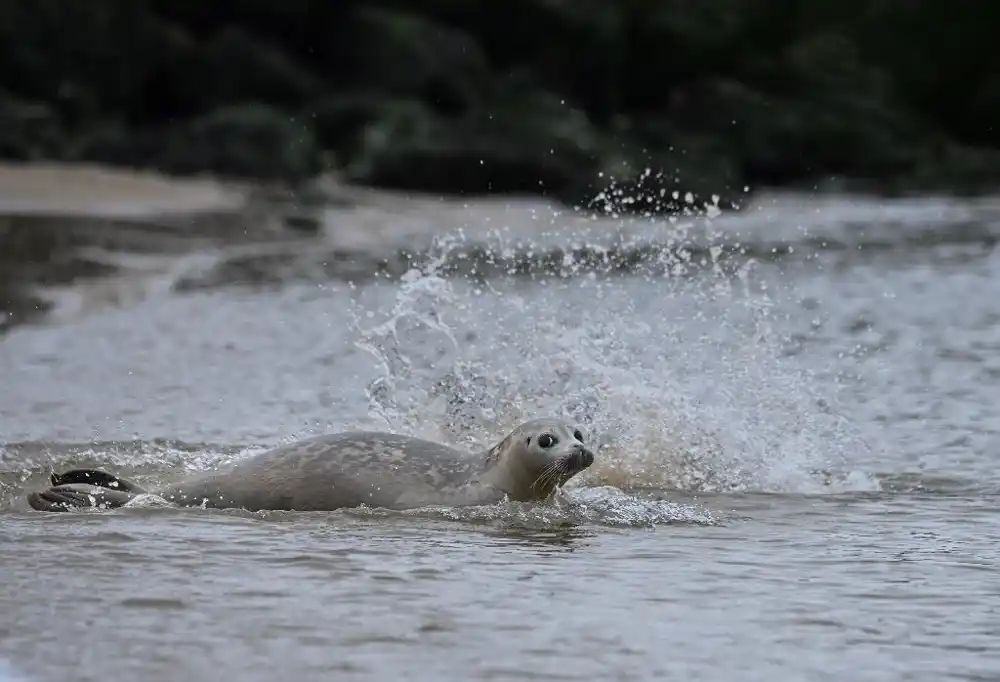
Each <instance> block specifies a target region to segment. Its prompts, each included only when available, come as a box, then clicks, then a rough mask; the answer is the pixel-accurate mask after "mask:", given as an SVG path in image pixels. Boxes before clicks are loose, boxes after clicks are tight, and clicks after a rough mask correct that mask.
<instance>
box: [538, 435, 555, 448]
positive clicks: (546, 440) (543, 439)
mask: <svg viewBox="0 0 1000 682" xmlns="http://www.w3.org/2000/svg"><path fill="white" fill-rule="evenodd" d="M558 442H559V441H558V440H556V437H555V436H550V435H549V434H547V433H543V434H542V435H540V436H539V437H538V445H539V447H541V448H544V449H546V450H548V449H549V448H551V447H552V446H553V445H555V444H556V443H558Z"/></svg>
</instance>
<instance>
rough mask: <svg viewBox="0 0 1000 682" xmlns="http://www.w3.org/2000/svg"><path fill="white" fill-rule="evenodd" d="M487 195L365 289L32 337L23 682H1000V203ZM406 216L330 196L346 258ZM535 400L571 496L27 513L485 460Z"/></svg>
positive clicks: (220, 305)
mask: <svg viewBox="0 0 1000 682" xmlns="http://www.w3.org/2000/svg"><path fill="white" fill-rule="evenodd" d="M421 210H422V211H423V213H420V214H419V215H420V216H422V218H421V219H420V220H423V221H424V222H425V223H429V224H433V223H434V221H435V216H436V215H443V214H436V213H435V212H434V211H435V210H437V209H434V207H433V206H431V207H424V208H422V209H421ZM443 210H444V209H441V211H443ZM490 210H491V211H492V213H490V214H489V215H490V216H492V217H491V218H490V220H484V219H483V218H482V214H480V213H477V212H476V210H475V209H474V208H470V209H469V211H468V216H469V218H468V220H469V221H470V222H469V225H468V226H466V229H465V230H459V229H453V227H450V226H449V227H448V229H444V228H442V229H444V232H445V233H446V234H448V235H449V237H448V238H447V239H444V240H439V241H438V243H437V244H436V246H433V247H430V248H428V246H427V245H426V244H422V245H420V246H419V248H418V247H417V246H414V249H413V254H411V255H408V256H406V257H405V258H402V257H401V256H400V255H399V253H398V252H397V251H396V250H395V249H397V247H398V246H399V245H398V244H395V243H394V244H392V245H391V247H388V246H385V245H382V247H380V246H379V245H378V244H374V243H366V245H365V249H367V252H368V253H369V255H370V259H371V262H376V261H380V260H381V262H382V263H383V266H384V265H385V263H389V262H391V263H396V265H394V266H392V267H388V268H387V270H388V271H390V272H388V274H390V275H393V276H392V277H388V278H387V277H374V278H373V277H371V276H367V277H360V276H358V275H357V273H358V272H359V270H358V269H354V270H351V269H350V268H348V270H347V272H348V274H344V273H345V270H344V269H343V268H340V267H339V266H337V265H336V262H335V261H336V258H337V257H341V256H342V254H343V252H342V249H341V248H340V247H339V246H338V247H336V248H334V247H333V246H329V247H324V246H323V243H326V242H321V243H320V244H317V243H307V242H295V243H292V244H290V245H289V246H288V249H287V251H286V252H285V253H284V256H283V257H282V258H280V259H274V258H273V257H265V255H264V254H261V255H260V256H254V255H253V254H251V255H249V256H248V254H247V252H246V251H245V250H244V251H240V252H236V251H235V250H234V251H233V252H223V253H213V254H203V257H202V258H201V259H200V260H198V261H197V263H196V265H197V267H194V266H192V267H190V268H187V269H179V270H172V271H171V272H174V274H175V276H176V277H177V279H176V280H175V281H172V283H168V286H161V287H159V288H157V289H156V291H157V292H159V293H157V294H156V295H152V296H149V297H146V298H144V299H143V300H142V301H141V302H139V303H137V304H135V305H127V306H125V305H122V306H118V307H102V308H99V309H97V310H92V311H91V312H89V313H88V314H86V315H66V316H63V317H61V318H60V317H58V316H57V318H56V319H55V321H53V322H51V323H49V324H45V325H38V326H33V327H22V328H18V329H16V330H14V331H13V332H11V333H9V334H8V335H7V336H6V337H4V338H3V340H2V341H0V379H2V382H3V387H4V390H3V391H0V577H2V584H3V586H4V589H3V590H2V591H0V660H3V659H6V661H7V662H8V663H9V667H10V668H11V670H12V671H13V673H12V675H16V676H18V677H21V678H23V679H27V680H57V679H63V680H65V679H73V680H104V679H107V677H108V675H109V674H113V675H114V676H116V677H117V676H120V677H130V676H142V677H143V678H144V679H146V680H152V681H155V680H164V681H165V680H179V679H188V680H216V679H218V678H219V677H220V675H225V676H226V677H232V678H238V679H244V680H258V679H259V680H271V679H275V677H276V676H278V675H281V676H286V675H287V676H288V677H289V678H295V677H298V678H303V679H318V678H320V677H321V676H323V677H325V678H332V679H345V680H346V679H356V680H385V679H401V680H441V679H453V680H467V679H512V680H525V679H554V680H562V679H571V680H575V679H618V680H647V679H665V680H732V679H743V680H774V679H794V680H928V681H931V680H934V681H938V680H976V679H995V678H996V676H997V675H998V674H1000V650H998V649H997V647H996V645H995V644H994V642H995V641H996V640H997V636H998V635H1000V618H998V615H1000V614H998V606H1000V575H998V568H1000V556H998V551H997V549H996V543H995V541H994V538H995V534H996V531H995V528H996V527H997V523H998V521H1000V508H998V506H1000V474H998V473H997V470H996V466H995V462H996V456H995V452H996V451H997V446H998V445H1000V436H998V434H1000V411H998V410H997V408H996V405H998V404H1000V390H998V389H997V388H996V387H997V377H998V376H1000V355H998V353H997V350H998V349H1000V304H998V303H997V301H1000V277H998V275H1000V257H998V255H997V252H996V250H995V244H996V241H997V236H998V235H1000V220H998V217H1000V211H997V210H996V207H995V206H993V205H991V203H990V202H980V203H978V204H964V203H960V202H944V201H937V200H921V201H908V202H893V203H886V202H882V203H879V202H870V201H863V200H854V201H852V200H846V199H845V200H838V201H834V200H829V201H823V202H819V201H807V200H803V201H800V202H795V203H793V202H789V201H787V200H786V201H784V202H782V203H779V204H768V203H767V202H765V204H764V205H763V207H762V209H761V210H759V211H751V212H749V213H748V214H745V215H738V216H722V217H720V218H717V219H715V220H713V221H710V222H706V221H687V222H686V223H685V222H684V221H680V222H679V223H676V224H671V223H669V222H656V221H650V220H642V219H630V220H623V219H617V218H613V217H606V218H602V219H600V220H591V219H589V218H586V217H580V216H576V215H572V214H563V215H556V214H554V213H545V212H544V211H541V210H540V209H538V207H529V208H525V207H521V208H518V204H514V203H512V204H511V205H510V206H509V207H505V208H504V209H503V210H502V211H498V210H497V208H496V206H495V205H494V206H493V207H492V208H491V209H490ZM456 215H461V212H456V211H454V210H451V211H450V212H448V214H447V220H445V219H444V218H442V219H441V222H442V224H444V223H448V221H454V220H455V219H456V218H455V216H456ZM377 217H378V216H377V215H375V214H371V213H365V214H363V215H359V214H357V213H354V214H352V213H350V212H345V213H331V220H330V223H331V230H332V231H336V232H337V236H336V237H330V238H329V239H330V240H336V239H340V240H341V241H343V240H344V239H345V237H344V234H345V233H344V230H345V229H347V230H349V229H351V226H352V225H353V226H354V229H358V230H362V229H367V227H365V226H368V225H370V224H371V222H372V221H373V220H376V218H377ZM351 220H355V221H357V222H356V223H351V222H350V221H351ZM381 220H382V221H383V222H385V223H386V225H383V226H382V227H381V228H380V229H383V230H386V231H391V226H392V223H393V221H403V222H406V221H410V223H414V224H415V223H416V222H419V220H416V219H415V218H414V217H413V216H412V215H411V216H408V217H403V216H400V215H399V213H398V212H394V211H385V212H384V214H383V215H382V216H381ZM484 225H486V227H488V228H489V229H484V227H483V226H484ZM459 227H461V225H459ZM404 232H405V230H404ZM328 243H332V241H331V242H328ZM414 244H416V242H414ZM379 248H383V249H384V253H383V252H380V251H379ZM338 254H340V256H338ZM337 262H339V261H337ZM345 267H346V266H345ZM410 267H413V268H414V269H413V270H412V271H411V272H409V273H408V274H406V275H404V276H402V277H401V278H400V277H398V276H397V275H399V274H400V273H402V272H405V271H406V270H407V269H409V268H410ZM394 268H395V269H394ZM384 269H385V268H384ZM368 270H369V271H371V270H372V268H368ZM234 272H242V273H244V274H245V275H246V273H248V272H252V273H253V276H252V277H251V276H249V275H247V276H244V277H242V278H235V279H234V278H231V277H230V275H232V273H234ZM227 278H228V279H227ZM236 282H239V285H238V286H234V285H233V284H234V283H236ZM540 414H556V415H561V416H562V417H564V418H566V419H570V420H573V421H575V422H577V423H579V424H580V425H581V428H582V429H583V430H584V431H585V433H586V434H587V438H588V440H589V441H590V442H591V443H592V444H593V445H594V447H595V448H596V449H597V452H598V462H597V463H596V464H595V466H594V467H593V468H592V469H591V470H590V471H588V472H587V473H586V474H585V475H582V476H580V477H578V478H577V479H575V480H574V481H573V482H572V484H571V485H570V486H568V488H567V490H566V491H565V494H564V495H562V496H560V497H559V499H557V500H555V501H553V502H552V503H549V504H544V505H515V504H511V505H499V506H497V507H482V508H473V509H460V510H456V509H425V510H416V511H413V512H407V513H389V512H384V511H381V510H351V511H342V512H333V513H322V514H318V513H317V514H301V513H291V512H266V513H260V514H250V513H245V512H240V511H235V510H233V511H204V510H178V509H172V508H169V507H163V506H158V505H156V504H149V505H140V506H138V507H133V508H126V509H121V510H116V511H113V512H103V513H86V512H81V513H71V514H51V515H50V514H39V513H36V512H32V511H30V510H28V509H27V507H26V504H25V502H24V492H25V491H26V490H29V489H33V488H35V487H37V486H40V485H42V484H43V483H44V480H45V477H46V476H47V474H48V472H49V471H50V470H51V469H52V468H63V467H67V466H70V465H78V464H88V465H98V466H101V467H104V468H109V469H113V470H114V471H116V472H120V473H122V474H124V475H126V476H129V477H132V478H135V479H136V480H138V481H140V482H146V483H155V482H158V481H163V480H168V479H172V478H175V477H178V476H182V475H184V474H185V473H186V472H189V471H195V470H201V469H205V468H209V467H214V466H218V465H220V464H224V463H226V462H229V461H233V460H235V459H238V458H240V457H245V456H247V455H250V454H252V453H254V452H257V451H259V450H260V449H261V448H264V447H268V446H271V445H274V444H277V443H280V442H285V441H288V440H292V439H294V438H296V437H302V436H307V435H311V434H313V433H319V432H327V431H333V430H338V429H343V428H351V427H372V428H380V429H390V430H394V431H401V432H406V433H413V434H418V435H423V436H425V437H429V438H435V439H439V440H444V441H447V442H450V443H453V444H455V445H458V446H460V447H464V448H468V449H470V450H473V449H479V448H481V447H484V446H485V445H486V444H487V443H490V442H493V441H494V440H497V439H499V438H501V437H502V436H503V435H504V434H505V433H506V432H507V430H509V429H510V428H512V427H513V425H515V424H516V423H517V422H519V421H521V420H523V419H526V418H531V417H533V416H538V415H540Z"/></svg>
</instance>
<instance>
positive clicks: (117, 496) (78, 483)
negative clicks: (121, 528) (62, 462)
mask: <svg viewBox="0 0 1000 682" xmlns="http://www.w3.org/2000/svg"><path fill="white" fill-rule="evenodd" d="M50 480H51V481H52V487H51V488H49V489H48V490H42V491H40V492H34V493H29V494H28V504H29V505H30V506H31V508H32V509H37V510H39V511H69V510H70V509H75V508H84V507H95V508H98V509H114V508H116V507H121V506H122V505H124V504H125V503H127V502H128V501H129V500H131V499H132V498H134V497H135V496H136V495H141V494H143V493H145V492H146V491H145V490H143V489H142V488H140V487H139V486H137V485H136V484H135V483H132V482H131V481H127V480H125V479H121V478H118V477H117V476H113V475H111V474H108V473H105V472H103V471H98V470H96V469H72V470H70V471H67V472H65V473H62V474H56V473H53V474H52V476H51V477H50Z"/></svg>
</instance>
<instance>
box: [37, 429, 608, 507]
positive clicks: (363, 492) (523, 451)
mask: <svg viewBox="0 0 1000 682" xmlns="http://www.w3.org/2000/svg"><path fill="white" fill-rule="evenodd" d="M593 462H594V455H593V453H592V452H591V451H590V450H588V449H587V448H586V447H584V445H583V435H582V434H581V432H580V430H579V429H577V428H574V427H573V426H571V425H569V424H567V423H565V422H562V421H559V420H555V419H537V420H534V421H529V422H526V423H524V424H521V425H520V426H518V427H517V428H516V429H514V431H512V432H511V433H510V435H508V436H507V437H506V438H504V439H503V440H502V441H501V442H499V443H497V444H496V445H494V446H493V447H491V448H490V449H489V450H487V451H486V452H485V453H483V454H481V455H480V456H478V457H476V456H473V455H468V454H465V453H463V452H460V451H458V450H455V449H453V448H450V447H448V446H445V445H441V444H439V443H434V442H432V441H427V440H422V439H419V438H411V437H408V436H401V435H397V434H391V433H381V432H373V431H354V432H347V433H338V434H333V435H326V436H318V437H316V438H310V439H307V440H303V441H299V442H297V443H292V444H290V445H284V446H281V447H277V448H274V449H273V450H268V451H267V452H262V453H260V454H258V455H256V456H253V457H250V458H248V459H246V460H243V461H241V462H238V463H237V464H235V465H234V466H231V467H229V468H228V469H225V470H222V471H215V472H210V473H206V474H200V475H197V476H193V477H189V478H187V479H184V480H182V481H180V482H178V483H174V484H172V485H168V486H165V487H163V488H161V489H154V490H148V491H147V490H144V489H143V488H141V487H139V486H137V485H136V484H135V483H132V482H130V481H128V480H125V479H122V478H119V477H117V476H113V475H112V474H108V473H105V472H103V471H98V470H94V469H74V470H71V471H67V472H64V473H62V474H56V473H53V474H52V476H51V482H52V487H51V488H48V489H47V490H43V491H39V492H32V493H29V494H28V504H29V505H30V506H31V507H32V508H33V509H37V510H39V511H67V510H69V509H72V508H78V507H99V508H105V509H110V508H115V507H121V506H122V505H124V504H126V503H127V502H129V501H130V500H132V499H134V498H135V497H137V496H138V495H143V494H154V495H157V496H158V497H161V498H163V499H165V500H167V501H168V502H171V503H174V504H177V505H180V506H186V507H211V508H216V509H222V508H242V509H247V510H249V511H260V510H264V509H282V510H288V511H292V510H295V511H327V510H333V509H340V508H342V507H358V506H361V505H367V506H369V507H382V508H388V509H408V508H415V507H424V506H430V505H442V506H469V505H480V504H493V503H495V502H499V501H500V500H502V499H504V498H505V497H506V498H509V499H511V500H516V501H530V500H541V499H545V498H547V497H548V496H549V495H551V494H552V492H553V491H554V490H555V489H556V488H557V487H559V486H562V485H563V484H564V483H566V481H568V480H569V479H570V478H572V477H573V476H575V475H576V474H578V473H580V472H581V471H583V470H584V469H586V468H587V467H589V466H590V465H591V464H593Z"/></svg>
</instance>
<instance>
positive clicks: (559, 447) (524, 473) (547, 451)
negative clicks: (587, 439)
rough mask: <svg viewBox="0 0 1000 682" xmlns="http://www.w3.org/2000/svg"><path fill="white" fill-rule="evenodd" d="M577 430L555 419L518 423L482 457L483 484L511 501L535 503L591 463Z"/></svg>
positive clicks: (590, 455)
mask: <svg viewBox="0 0 1000 682" xmlns="http://www.w3.org/2000/svg"><path fill="white" fill-rule="evenodd" d="M583 440H584V439H583V433H582V432H581V431H580V429H579V428H577V427H575V426H573V425H571V424H568V423H566V422H563V421H560V420H557V419H535V420H532V421H529V422H525V423H524V424H521V425H520V426H518V427H517V428H516V429H514V431H513V432H511V434H510V435H508V436H507V437H506V438H504V439H503V440H502V441H501V442H500V443H498V444H497V445H495V446H494V447H492V448H491V449H490V450H489V452H487V454H486V460H487V465H492V468H490V470H489V471H488V472H487V473H486V474H485V475H484V476H483V481H484V482H489V483H490V484H491V485H493V486H494V487H496V488H498V489H500V490H502V491H503V492H504V493H506V494H507V495H508V496H509V497H510V498H511V499H512V500H518V501H528V500H538V499H543V498H546V497H548V496H550V495H551V494H552V493H553V492H554V491H555V489H556V488H558V487H561V486H562V485H564V484H565V483H566V482H567V481H568V480H569V479H571V478H573V477H574V476H576V475H577V474H578V473H580V472H581V471H583V470H584V469H586V468H587V467H589V466H590V465H591V464H593V463H594V453H592V452H591V451H590V450H588V449H587V447H586V446H585V445H584V444H583Z"/></svg>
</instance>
